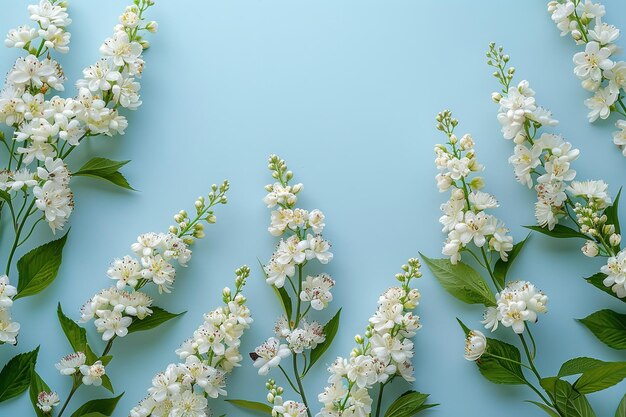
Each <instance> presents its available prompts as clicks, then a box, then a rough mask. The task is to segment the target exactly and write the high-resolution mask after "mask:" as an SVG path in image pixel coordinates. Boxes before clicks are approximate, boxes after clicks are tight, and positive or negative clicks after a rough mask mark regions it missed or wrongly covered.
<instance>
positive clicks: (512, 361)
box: [484, 352, 532, 371]
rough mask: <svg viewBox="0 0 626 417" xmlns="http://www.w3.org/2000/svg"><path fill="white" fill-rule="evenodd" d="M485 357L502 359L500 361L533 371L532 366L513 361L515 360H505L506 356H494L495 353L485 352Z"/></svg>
mask: <svg viewBox="0 0 626 417" xmlns="http://www.w3.org/2000/svg"><path fill="white" fill-rule="evenodd" d="M484 356H491V357H492V358H496V359H500V360H502V361H506V362H511V363H514V364H516V365H519V366H522V367H524V368H526V369H529V370H531V371H532V368H531V367H530V366H528V365H526V364H525V363H522V362H518V361H516V360H513V359H509V358H505V357H504V356H499V355H494V354H493V353H488V352H485V354H484Z"/></svg>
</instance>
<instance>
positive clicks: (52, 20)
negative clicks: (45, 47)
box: [28, 0, 72, 29]
mask: <svg viewBox="0 0 626 417" xmlns="http://www.w3.org/2000/svg"><path fill="white" fill-rule="evenodd" d="M28 13H30V18H31V20H34V21H35V22H37V23H39V25H41V27H42V28H44V29H46V28H47V27H48V26H50V25H55V26H58V27H65V26H69V25H70V23H72V20H71V19H70V18H69V15H68V14H67V9H66V8H65V7H61V6H59V5H55V4H53V3H51V2H50V1H49V0H41V1H40V2H39V4H38V5H37V4H32V5H30V6H28Z"/></svg>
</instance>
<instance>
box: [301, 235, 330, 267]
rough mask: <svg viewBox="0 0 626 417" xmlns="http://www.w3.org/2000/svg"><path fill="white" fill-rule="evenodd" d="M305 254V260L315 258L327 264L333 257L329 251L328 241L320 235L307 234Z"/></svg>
mask: <svg viewBox="0 0 626 417" xmlns="http://www.w3.org/2000/svg"><path fill="white" fill-rule="evenodd" d="M306 242H307V243H306V250H305V256H306V259H307V260H311V259H317V260H318V261H319V262H320V263H321V264H324V265H325V264H327V263H328V262H330V261H331V260H332V259H333V254H332V252H330V243H329V242H328V241H327V240H324V239H323V238H322V237H321V236H320V235H316V236H311V235H307V240H306Z"/></svg>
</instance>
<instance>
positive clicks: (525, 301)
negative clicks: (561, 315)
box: [482, 281, 548, 334]
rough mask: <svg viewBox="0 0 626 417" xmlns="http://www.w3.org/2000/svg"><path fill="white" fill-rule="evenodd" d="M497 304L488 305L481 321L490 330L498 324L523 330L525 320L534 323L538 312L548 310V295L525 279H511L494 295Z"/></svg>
mask: <svg viewBox="0 0 626 417" xmlns="http://www.w3.org/2000/svg"><path fill="white" fill-rule="evenodd" d="M496 300H497V306H496V307H489V308H487V310H486V312H485V317H484V320H483V321H482V323H483V324H484V325H485V327H486V328H488V329H490V330H491V331H492V332H493V331H495V330H496V329H497V328H498V324H502V325H503V326H505V327H511V328H513V331H514V332H515V333H518V334H521V333H523V332H524V329H525V326H526V322H530V323H535V322H537V319H538V314H543V313H546V312H547V311H548V309H547V304H548V297H547V296H546V295H545V294H544V293H543V292H541V291H539V290H537V289H536V288H535V286H534V285H533V284H531V283H529V282H527V281H512V282H509V283H507V286H506V287H505V288H504V290H502V291H501V292H499V293H498V294H497V295H496Z"/></svg>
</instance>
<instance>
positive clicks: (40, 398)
mask: <svg viewBox="0 0 626 417" xmlns="http://www.w3.org/2000/svg"><path fill="white" fill-rule="evenodd" d="M60 402H61V400H60V398H59V395H58V394H57V393H56V392H54V391H52V392H48V391H41V392H40V393H39V394H37V408H39V409H40V410H41V411H42V412H43V413H44V414H47V413H49V412H51V411H52V408H54V407H56V406H57V405H59V403H60Z"/></svg>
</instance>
